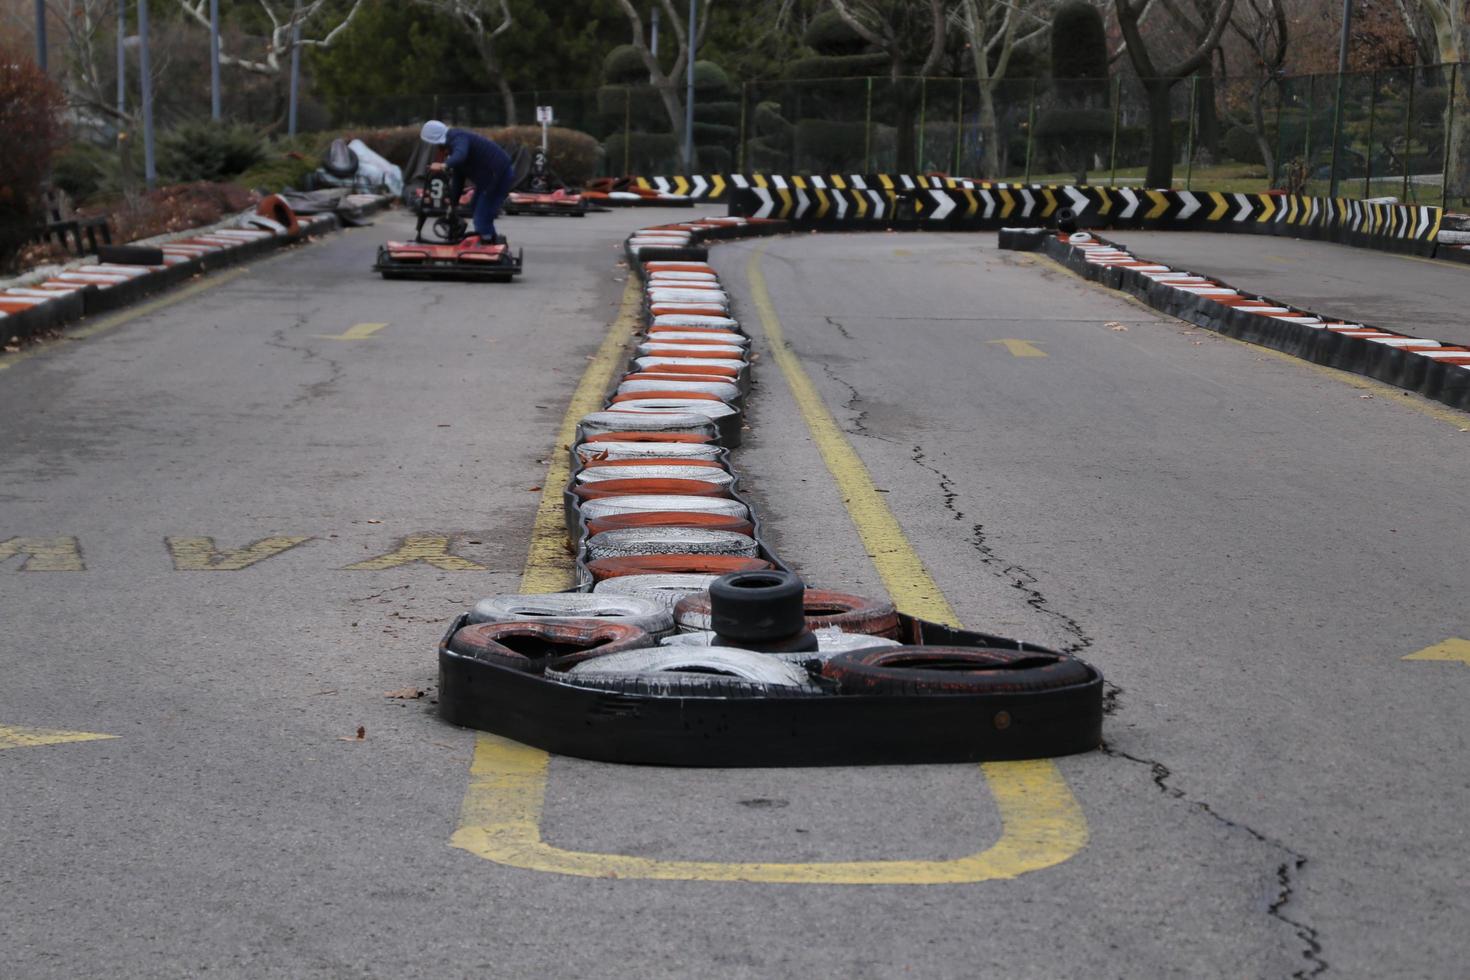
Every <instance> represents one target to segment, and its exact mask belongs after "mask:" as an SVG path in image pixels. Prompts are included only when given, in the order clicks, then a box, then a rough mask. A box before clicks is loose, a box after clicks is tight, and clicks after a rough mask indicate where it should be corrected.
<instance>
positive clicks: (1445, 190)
mask: <svg viewBox="0 0 1470 980" xmlns="http://www.w3.org/2000/svg"><path fill="white" fill-rule="evenodd" d="M1459 77H1460V64H1459V62H1455V63H1454V64H1452V65H1450V87H1449V106H1448V108H1446V109H1445V120H1444V173H1442V174H1440V185H1439V206H1440V207H1442V208H1448V207H1449V206H1450V147H1451V145H1452V144H1453V142H1454V136H1455V85H1456V84H1458V82H1459Z"/></svg>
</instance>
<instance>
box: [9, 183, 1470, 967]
mask: <svg viewBox="0 0 1470 980" xmlns="http://www.w3.org/2000/svg"><path fill="white" fill-rule="evenodd" d="M708 210H710V211H714V210H715V209H714V208H709V209H708ZM692 213H693V214H699V213H701V211H700V210H699V209H696V210H695V211H694V212H692ZM690 215H691V211H690V210H688V209H683V210H674V209H658V208H640V209H636V210H628V211H617V212H613V213H605V214H593V215H589V216H587V218H586V219H585V220H582V221H576V222H564V221H541V220H538V219H533V218H508V219H503V222H504V231H505V233H506V235H507V237H508V238H509V239H510V241H511V242H512V243H513V244H514V246H515V247H516V248H517V249H518V250H519V249H524V253H525V266H524V270H523V272H522V274H521V275H520V276H518V277H517V279H516V281H515V282H513V283H508V284H486V283H473V282H469V283H466V282H428V281H391V282H390V281H384V280H383V279H381V278H380V277H379V276H378V275H376V274H374V273H373V272H372V271H371V265H372V263H373V259H374V254H375V251H376V249H377V247H378V245H379V244H380V243H381V242H382V241H383V240H385V239H387V238H394V239H408V238H411V237H412V234H413V219H412V217H411V216H409V215H406V214H404V213H403V212H393V213H390V214H388V215H385V216H383V217H382V218H380V219H379V220H378V222H377V225H376V226H375V227H373V228H368V229H357V230H352V231H347V232H344V233H342V234H340V235H334V236H330V237H327V238H325V239H323V240H321V241H319V242H316V243H313V244H309V245H305V246H302V247H300V248H296V249H291V250H287V251H284V252H282V253H278V254H276V255H274V256H272V257H269V258H265V259H263V260H260V261H257V262H255V263H253V264H250V265H246V266H241V267H238V268H234V269H231V270H228V271H225V272H221V273H217V274H215V275H212V276H209V277H206V278H204V279H201V280H199V281H198V282H197V283H195V284H194V285H192V286H189V287H186V288H185V289H182V290H177V291H175V292H173V293H166V294H163V295H162V297H161V298H157V299H154V300H153V301H151V302H150V303H147V304H145V305H142V306H137V307H133V308H131V309H128V310H124V311H122V312H120V313H116V314H112V315H111V316H110V317H103V318H98V319H96V320H95V321H83V323H82V324H81V325H80V329H78V330H76V331H74V332H73V333H72V334H70V335H69V337H67V338H64V339H61V340H57V341H53V342H50V343H47V344H43V345H40V346H38V347H34V348H28V349H27V350H25V351H22V352H21V353H19V354H5V355H0V415H3V417H4V418H5V420H6V426H5V428H6V451H5V453H4V454H3V455H0V619H3V621H4V623H5V626H6V628H5V630H4V631H3V634H0V677H3V678H4V683H3V684H0V886H3V887H0V894H3V896H4V905H3V907H0V957H3V960H0V975H3V976H7V977H9V976H15V977H23V978H31V977H74V976H87V975H101V974H106V975H111V976H138V977H143V976H147V977H154V976H179V977H186V976H187V977H194V976H200V975H215V976H250V977H261V976H270V977H318V976H319V977H406V976H423V977H458V976H495V977H523V976H524V977H532V976H534V977H594V976H618V977H624V976H626V977H639V978H646V977H689V976H708V977H727V976H728V977H753V978H754V977H778V976H811V977H843V978H847V977H874V978H878V977H893V976H914V977H974V976H995V975H1005V976H1019V977H1038V978H1041V977H1058V976H1073V975H1088V976H1118V977H1124V976H1129V977H1131V976H1229V977H1239V976H1263V977H1268V976H1269V977H1287V976H1302V977H1313V976H1324V975H1325V976H1337V975H1342V976H1351V977H1367V976H1382V975H1392V976H1446V975H1454V974H1456V973H1458V972H1460V971H1461V970H1462V969H1463V963H1464V962H1465V960H1466V958H1467V956H1470V934H1467V932H1466V930H1465V929H1464V928H1463V926H1464V914H1465V913H1464V908H1465V892H1464V884H1463V883H1464V880H1465V878H1466V876H1467V874H1470V858H1467V857H1466V855H1465V830H1464V817H1463V814H1464V813H1465V812H1466V810H1467V808H1470V785H1467V781H1466V776H1465V773H1466V766H1465V762H1464V756H1465V750H1466V737H1465V731H1466V717H1467V716H1466V708H1465V705H1466V703H1467V695H1470V611H1467V610H1470V602H1467V600H1466V591H1467V590H1466V584H1465V583H1466V575H1465V570H1466V555H1467V554H1470V526H1467V524H1466V521H1465V520H1464V519H1463V516H1462V515H1463V510H1464V503H1465V487H1466V486H1467V485H1470V442H1467V440H1470V431H1467V430H1470V415H1467V414H1465V413H1462V412H1459V411H1456V410H1454V409H1452V408H1449V407H1447V406H1446V405H1444V404H1440V403H1438V402H1435V401H1430V400H1428V399H1425V398H1423V397H1421V396H1420V395H1418V394H1414V393H1409V392H1405V391H1403V390H1400V389H1398V388H1394V387H1390V386H1388V385H1385V384H1382V383H1379V382H1377V381H1373V380H1370V379H1368V378H1365V377H1362V376H1359V375H1356V374H1347V373H1343V372H1340V371H1336V370H1333V369H1331V368H1327V367H1323V366H1320V365H1317V364H1312V363H1308V362H1306V361H1302V360H1297V359H1295V358H1292V357H1290V356H1287V355H1285V354H1282V353H1279V352H1276V351H1270V350H1266V349H1263V348H1259V347H1253V346H1250V345H1247V344H1244V343H1240V342H1237V341H1235V340H1231V339H1228V338H1226V337H1222V336H1220V335H1218V334H1216V333H1212V332H1210V331H1208V330H1205V329H1202V328H1200V327H1197V326H1193V325H1190V324H1187V323H1184V322H1182V321H1180V320H1175V319H1172V318H1169V317H1166V316H1164V315H1162V314H1160V313H1157V312H1155V311H1154V310H1152V309H1150V308H1147V307H1145V306H1144V305H1142V304H1141V303H1138V302H1135V301H1134V300H1132V299H1130V298H1128V297H1126V296H1124V295H1123V294H1121V293H1119V292H1115V291H1112V290H1108V289H1106V288H1104V287H1102V286H1100V285H1097V284H1094V283H1090V282H1086V281H1084V280H1083V279H1081V278H1080V277H1078V276H1076V275H1074V274H1073V273H1071V272H1068V271H1066V270H1064V269H1063V268H1062V267H1061V266H1059V265H1057V264H1056V263H1054V262H1053V261H1051V260H1050V259H1048V258H1046V257H1044V256H1043V255H1041V254H1038V253H1022V252H1009V251H1004V252H1003V251H1000V250H998V248H997V238H996V235H995V234H994V233H948V232H945V233H939V232H935V233H924V234H893V233H881V232H870V233H852V234H843V233H836V232H825V233H821V234H806V233H801V234H793V235H784V236H775V237H765V238H750V239H742V240H738V241H730V242H726V243H721V244H717V245H714V246H712V247H711V249H710V258H709V261H710V263H711V264H712V265H713V266H714V267H715V270H716V271H717V272H718V274H719V278H720V281H721V283H723V285H724V288H725V289H726V290H728V291H729V293H730V295H731V299H732V305H733V313H734V315H735V316H737V317H738V318H739V319H740V322H741V324H742V326H743V329H744V330H745V332H746V333H747V334H748V335H749V336H750V337H751V338H752V347H753V350H754V357H755V360H754V367H753V372H752V380H753V381H754V384H753V385H752V386H751V389H750V391H749V392H748V394H747V395H746V397H745V402H744V405H745V424H746V425H748V427H749V428H748V430H743V431H741V433H740V435H741V444H740V446H739V448H738V449H735V450H734V451H733V453H732V458H733V461H734V465H735V468H736V469H737V470H738V473H739V477H740V493H741V495H742V496H743V497H744V498H746V499H747V500H749V501H750V503H751V505H752V507H753V509H754V510H755V511H756V513H758V515H759V519H760V521H761V539H762V541H763V542H764V543H765V544H766V545H767V546H768V547H770V548H771V549H772V550H773V551H774V552H777V553H779V554H780V555H781V556H782V558H783V559H784V560H785V561H786V562H787V563H788V564H790V565H791V566H792V567H793V569H794V570H795V571H797V572H799V573H800V574H801V575H802V576H803V577H804V578H805V579H806V580H807V581H808V582H809V583H810V584H812V585H819V586H825V587H828V588H833V589H839V590H841V591H844V592H852V593H858V594H863V595H869V596H879V597H882V596H891V597H892V598H893V599H894V600H895V601H896V602H897V604H898V607H899V609H900V610H901V611H909V612H914V613H915V614H916V615H923V614H925V613H928V614H930V615H931V617H932V616H933V614H934V611H935V610H941V611H945V612H952V614H953V616H954V617H955V618H956V619H957V620H958V621H959V622H960V623H962V624H964V625H965V626H967V627H970V628H972V629H976V630H982V631H985V632H988V633H994V634H999V635H1002V636H1007V637H1015V638H1019V639H1022V640H1025V641H1028V642H1030V643H1034V644H1037V645H1039V646H1042V647H1047V648H1051V649H1055V650H1061V651H1065V652H1070V653H1076V654H1078V655H1080V656H1082V657H1084V658H1085V659H1086V660H1087V661H1088V662H1089V663H1091V664H1094V665H1095V666H1096V667H1097V668H1098V669H1100V670H1101V671H1102V674H1103V676H1104V677H1105V678H1106V681H1107V691H1106V695H1105V702H1104V703H1105V710H1106V712H1107V713H1106V716H1105V717H1104V719H1103V724H1102V737H1103V741H1104V746H1103V748H1102V749H1101V750H1099V751H1092V752H1086V753H1082V754H1073V755H1066V756H1062V757H1060V758H1056V759H1054V760H1053V759H1041V760H1028V761H1008V762H989V763H984V764H979V765H977V764H945V765H904V766H855V767H821V768H803V767H795V768H741V769H719V768H662V767H643V766H627V765H615V764H608V763H600V762H589V761H584V760H580V759H574V758H567V757H562V756H548V755H547V754H546V753H544V752H541V751H540V750H537V749H534V748H530V747H527V746H524V745H520V744H518V743H514V742H511V741H508V740H505V739H502V738H499V737H497V736H493V735H487V734H483V733H480V732H475V731H472V730H469V729H462V728H458V727H455V726H452V725H450V724H448V723H447V722H446V721H445V720H444V719H443V718H442V717H441V716H440V713H439V710H440V706H439V705H438V704H437V703H436V702H437V699H438V695H439V691H438V689H437V686H436V685H437V683H438V676H437V666H436V660H435V644H436V643H437V642H438V640H439V638H440V636H441V635H442V634H443V633H444V631H445V629H446V627H447V626H448V625H449V623H450V622H451V621H452V620H453V619H454V617H456V616H457V615H459V614H461V613H463V612H464V611H465V610H466V609H468V608H469V607H471V606H473V605H474V604H475V602H476V601H477V600H478V599H480V598H482V597H485V596H490V595H495V594H501V593H514V592H519V591H523V590H525V591H535V590H536V589H535V588H534V587H535V586H545V585H546V584H548V583H551V584H552V587H561V585H560V584H558V583H562V582H563V581H564V580H565V579H566V576H567V575H568V570H569V563H570V559H569V558H568V557H567V556H566V555H565V554H564V553H563V554H560V555H558V554H556V551H557V549H556V548H551V549H548V548H546V547H544V544H545V540H544V537H535V536H534V535H535V533H536V532H538V531H541V532H544V531H545V528H544V526H541V524H538V514H544V511H545V508H544V507H542V501H543V494H544V490H543V485H544V484H545V483H546V482H547V480H548V473H549V472H552V473H554V472H555V470H554V469H550V470H549V467H551V466H552V464H553V463H554V461H555V460H557V459H558V458H560V459H563V460H564V459H565V455H566V453H567V451H568V446H567V445H565V444H564V443H563V442H562V441H561V440H562V435H561V434H562V433H563V431H564V430H565V426H566V424H567V421H568V420H567V412H568V404H569V400H572V399H573V395H574V392H576V391H577V390H578V387H579V383H581V382H582V381H583V379H584V378H586V377H591V378H594V379H595V378H598V377H606V378H612V377H614V376H615V375H616V374H617V373H619V372H618V371H617V370H616V369H617V368H621V366H622V365H623V364H624V363H625V362H626V361H627V358H628V357H629V356H630V354H631V353H632V350H631V347H624V346H622V345H620V344H605V343H604V340H605V338H607V337H608V336H609V330H610V329H612V330H614V331H622V332H623V333H624V334H625V335H627V336H631V327H632V324H633V321H634V319H635V317H636V315H637V313H638V300H639V294H640V291H641V289H642V285H641V283H639V282H638V281H637V280H636V277H635V279H634V281H632V282H631V283H630V282H629V276H630V272H629V270H628V268H627V267H626V265H625V264H623V263H624V260H625V253H624V252H623V248H622V246H623V241H624V239H625V238H626V237H627V235H628V234H629V233H630V232H631V231H633V230H635V229H638V228H643V227H645V226H648V225H653V224H659V223H661V222H665V221H670V222H672V221H680V220H687V219H688V218H689V216H690ZM1104 234H1105V235H1106V237H1108V238H1109V239H1110V240H1114V241H1117V242H1119V243H1122V244H1124V245H1126V246H1127V247H1128V248H1130V249H1132V250H1133V251H1135V252H1136V253H1137V254H1138V255H1139V256H1140V257H1142V258H1146V259H1150V260H1159V261H1162V262H1167V263H1170V264H1171V265H1173V266H1175V267H1178V268H1183V269H1189V270H1191V271H1194V272H1198V273H1200V274H1202V275H1212V276H1217V277H1219V278H1220V279H1221V280H1222V281H1225V282H1228V283H1230V285H1231V286H1234V287H1236V288H1239V289H1242V290H1251V291H1253V292H1255V293H1259V294H1263V295H1266V296H1271V297H1274V298H1276V299H1280V300H1282V301H1285V302H1290V303H1295V304H1298V305H1301V306H1305V307H1310V308H1313V309H1318V310H1320V312H1322V313H1324V314H1331V315H1332V316H1335V317H1339V318H1350V319H1354V320H1361V321H1364V322H1368V323H1371V324H1374V325H1377V326H1383V327H1389V328H1392V329H1395V330H1401V331H1403V332H1405V333H1412V334H1413V335H1414V336H1418V337H1433V338H1438V339H1440V340H1443V341H1446V342H1459V343H1464V342H1465V341H1467V340H1470V336H1466V334H1465V328H1464V326H1463V324H1464V311H1463V306H1464V303H1463V297H1464V296H1466V295H1470V269H1467V268H1466V267H1464V266H1453V265H1449V264H1445V263H1438V262H1432V260H1424V259H1418V258H1407V257H1402V256H1396V255H1383V254H1379V253H1376V252H1372V251H1367V250H1360V249H1351V248H1348V247H1347V246H1339V245H1332V244H1326V243H1309V242H1300V241H1295V240H1288V239H1271V240H1266V239H1253V238H1232V237H1227V236H1223V235H1206V234H1190V233H1169V234H1164V233H1152V232H1149V233H1142V232H1130V231H1119V232H1116V233H1104ZM1176 236H1177V237H1176ZM1176 242H1177V243H1178V249H1177V250H1175V248H1174V245H1175V243H1176ZM1272 256H1276V257H1277V258H1279V259H1281V261H1280V262H1277V261H1275V260H1273V259H1272ZM1355 270H1361V271H1355ZM1268 273H1269V276H1268ZM1455 277H1458V279H1456V278H1455ZM1268 279H1269V281H1268ZM1353 281H1355V282H1356V286H1353ZM1457 282H1458V283H1459V284H1460V285H1459V286H1458V290H1459V291H1458V293H1457V292H1456V291H1455V290H1456V286H1455V285H1454V284H1455V283H1457ZM1395 317H1396V319H1395ZM610 325H612V326H611V327H610ZM593 394H594V395H597V396H599V404H600V396H601V394H602V392H601V391H596V392H593ZM829 420H832V421H835V425H833V424H829ZM571 421H575V418H573V419H572V420H571ZM873 500H877V501H878V503H877V504H874V503H872V501H873ZM553 516H555V517H557V518H560V514H559V513H556V514H554V515H553ZM542 522H543V523H544V517H543V519H542ZM533 540H534V541H536V542H537V544H536V545H534V546H533ZM528 554H529V557H528ZM418 692H423V696H422V697H416V696H415V695H416V694H418Z"/></svg>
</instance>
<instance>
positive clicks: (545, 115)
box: [536, 105, 553, 126]
mask: <svg viewBox="0 0 1470 980" xmlns="http://www.w3.org/2000/svg"><path fill="white" fill-rule="evenodd" d="M536 121H537V122H538V123H541V124H542V125H544V126H549V125H551V123H552V122H553V120H552V118H551V106H549V105H538V106H537V107H536Z"/></svg>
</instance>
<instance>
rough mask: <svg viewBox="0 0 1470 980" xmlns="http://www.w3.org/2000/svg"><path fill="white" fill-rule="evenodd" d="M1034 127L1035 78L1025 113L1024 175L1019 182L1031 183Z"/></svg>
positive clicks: (1032, 81) (1032, 80)
mask: <svg viewBox="0 0 1470 980" xmlns="http://www.w3.org/2000/svg"><path fill="white" fill-rule="evenodd" d="M1035 129H1036V79H1035V78H1034V77H1033V78H1032V79H1031V109H1030V110H1029V111H1028V112H1027V113H1026V176H1025V177H1023V178H1022V180H1021V183H1023V184H1029V183H1031V134H1032V132H1034V131H1035Z"/></svg>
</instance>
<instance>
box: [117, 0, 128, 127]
mask: <svg viewBox="0 0 1470 980" xmlns="http://www.w3.org/2000/svg"><path fill="white" fill-rule="evenodd" d="M127 35H128V2H127V0H117V127H118V130H119V131H121V130H122V126H123V113H125V112H127V109H128V56H127V48H126V47H125V46H124V45H123V41H124V39H125V38H126V37H127Z"/></svg>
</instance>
